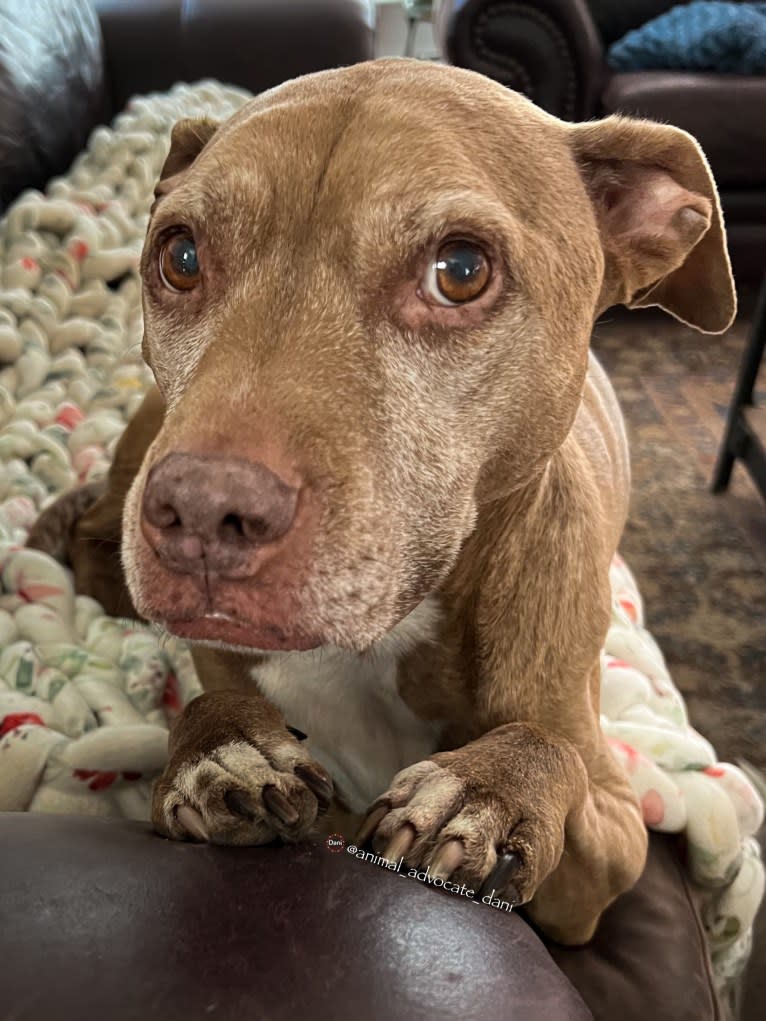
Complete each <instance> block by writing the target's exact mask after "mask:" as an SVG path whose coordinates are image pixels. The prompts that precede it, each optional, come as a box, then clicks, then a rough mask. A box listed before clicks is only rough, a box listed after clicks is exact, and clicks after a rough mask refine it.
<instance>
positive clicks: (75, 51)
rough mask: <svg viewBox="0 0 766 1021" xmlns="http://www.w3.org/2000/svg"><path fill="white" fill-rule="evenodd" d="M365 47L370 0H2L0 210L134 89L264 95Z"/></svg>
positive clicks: (61, 164)
mask: <svg viewBox="0 0 766 1021" xmlns="http://www.w3.org/2000/svg"><path fill="white" fill-rule="evenodd" d="M372 47H373V11H372V5H371V3H370V2H368V0H289V2H285V0H2V3H0V210H2V209H3V208H4V207H5V206H7V205H8V203H9V202H10V201H11V200H12V199H13V198H14V197H15V196H16V195H17V194H18V193H19V192H20V191H21V190H22V189H24V188H42V187H43V186H44V185H45V183H46V181H47V180H48V179H49V178H50V177H52V176H54V175H56V174H61V173H64V172H65V171H66V170H67V169H68V167H69V165H70V164H71V162H72V160H73V159H74V157H75V156H76V155H77V153H78V152H79V151H80V149H82V147H83V146H84V144H85V141H86V139H87V137H88V135H89V134H90V132H91V131H92V129H93V128H94V127H95V126H96V125H97V124H100V123H103V122H107V121H109V120H111V119H112V117H113V116H114V115H115V114H116V113H118V112H119V111H120V110H121V109H122V107H123V106H124V105H125V103H126V102H127V100H128V99H129V98H130V96H132V95H133V94H134V93H139V92H142V93H145V92H154V91H160V90H164V89H168V88H170V86H171V85H173V84H174V83H175V82H177V81H198V80H199V79H201V78H216V79H218V80H219V81H222V82H225V83H226V84H230V85H238V86H240V87H242V88H246V89H249V90H250V91H252V92H263V91H264V90H265V89H268V88H271V87H272V86H274V85H279V84H280V83H281V82H283V81H286V80H287V79H288V78H294V77H296V76H297V75H300V74H307V73H309V72H311V71H319V70H322V69H324V68H328V67H338V66H341V65H343V64H351V63H355V62H357V61H359V60H367V59H368V58H370V57H372V55H373V50H372Z"/></svg>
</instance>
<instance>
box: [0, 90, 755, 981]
mask: <svg viewBox="0 0 766 1021" xmlns="http://www.w3.org/2000/svg"><path fill="white" fill-rule="evenodd" d="M245 98H246V97H245V95H244V94H243V93H241V92H238V91H235V90H231V89H225V88H223V87H221V86H219V85H216V84H214V83H203V84H201V85H197V86H194V87H187V86H182V87H178V88H176V89H174V90H173V92H171V93H170V94H169V95H164V96H152V97H148V98H142V99H136V100H134V101H133V102H132V103H131V104H130V106H129V108H128V109H127V111H126V112H125V113H124V114H122V115H121V116H119V117H118V118H117V120H116V121H115V123H114V125H113V127H112V128H100V129H98V130H97V131H96V132H95V133H94V134H93V136H92V137H91V140H90V142H89V145H88V148H87V150H86V151H85V152H84V153H83V154H82V156H81V157H80V158H79V159H78V160H77V162H76V163H75V165H74V167H73V168H72V170H71V172H70V173H69V174H68V175H67V176H66V177H64V178H60V179H58V180H56V181H54V182H52V184H51V185H50V187H49V188H48V191H47V193H46V194H45V195H41V194H39V193H34V192H29V193H26V194H24V195H22V196H21V198H20V199H19V200H18V201H17V202H16V203H15V204H14V205H13V206H12V207H11V209H10V210H9V212H8V214H7V215H6V217H5V218H4V219H3V220H2V222H0V810H10V811H41V812H81V813H88V814H100V815H117V816H124V817H128V818H135V819H145V818H147V816H148V808H149V793H150V787H151V783H152V781H153V779H154V778H155V777H156V776H157V774H158V773H159V771H160V770H161V769H162V766H163V763H164V761H165V757H166V754H167V726H168V722H169V721H170V720H171V719H172V717H173V716H174V715H176V714H177V713H179V712H180V711H181V709H182V707H183V705H184V704H185V703H186V702H187V701H188V700H189V699H190V698H192V697H194V695H195V694H197V693H198V692H199V686H198V683H197V680H196V678H195V675H194V670H193V667H192V664H191V658H190V656H189V654H188V651H187V650H186V649H184V648H183V646H182V645H181V644H179V643H177V642H174V641H163V640H161V639H160V637H159V636H157V635H156V634H155V633H154V632H152V631H151V630H149V629H146V628H142V627H139V626H137V625H133V624H131V625H126V624H125V622H124V621H123V622H121V621H118V620H114V619H110V618H108V617H106V616H105V615H104V613H103V610H102V609H101V607H100V606H99V605H98V603H96V602H94V601H93V600H92V599H89V598H86V597H82V596H76V595H75V593H74V591H73V588H72V581H71V578H70V575H69V573H68V572H67V571H66V570H65V569H64V568H63V567H62V566H61V565H60V564H58V563H56V562H55V561H53V560H52V559H50V558H49V557H46V556H45V555H43V554H41V553H38V552H34V551H31V550H26V549H23V544H24V540H25V538H26V534H27V531H28V529H29V527H30V525H31V523H32V522H33V521H34V519H35V517H36V515H37V513H38V512H39V510H40V508H41V507H42V506H44V505H45V504H46V503H47V502H48V501H50V500H51V499H53V498H54V496H55V495H56V494H58V493H60V492H63V491H64V490H66V489H68V488H70V487H71V486H73V485H75V484H77V483H78V482H85V481H90V480H94V479H96V478H99V477H101V476H102V475H103V474H104V473H105V471H106V470H107V467H108V464H109V459H110V454H111V451H112V449H113V447H114V444H115V442H116V440H117V438H118V437H119V435H120V433H121V431H122V429H123V428H124V426H125V423H126V421H127V420H128V419H129V417H130V415H131V414H132V412H133V411H134V410H135V408H136V406H137V404H138V403H139V402H140V400H141V396H142V394H143V392H144V390H145V388H146V386H147V384H148V382H149V378H150V377H149V373H148V370H147V369H146V367H145V366H144V365H143V364H142V362H141V358H140V336H141V321H140V302H139V286H138V277H137V261H138V254H139V251H140V247H141V241H142V237H143V233H144V230H145V226H146V220H147V215H148V209H149V206H150V203H151V200H152V190H153V185H154V182H155V180H156V178H157V177H158V175H159V170H160V167H161V165H162V162H163V159H164V156H165V153H166V151H167V144H168V135H169V131H170V127H171V125H172V124H173V122H174V121H175V120H176V119H178V118H179V117H183V116H189V115H192V114H194V115H200V114H203V113H206V114H208V115H210V116H213V117H218V118H223V117H226V116H228V115H229V114H230V113H232V112H233V111H234V110H235V109H236V108H237V107H238V106H240V105H241V103H242V102H243V101H244V99H245ZM611 581H612V589H613V595H614V611H613V618H612V626H611V628H610V631H609V635H608V638H607V642H606V647H605V649H604V653H603V657H602V694H601V711H602V725H603V729H604V732H605V733H606V735H607V737H608V738H609V741H610V743H611V746H612V748H613V750H614V753H615V755H617V756H618V757H619V758H620V760H621V761H622V762H623V763H624V764H625V767H626V769H627V771H628V774H629V775H630V778H631V781H632V783H633V786H634V789H635V791H636V793H637V795H638V797H639V798H640V800H641V805H642V807H643V811H644V818H645V820H646V824H647V826H649V827H651V828H654V829H658V830H664V831H667V832H681V831H683V832H685V834H686V836H687V839H688V848H689V855H688V860H689V868H690V871H691V876H692V878H693V880H694V881H695V882H696V883H698V884H699V885H700V886H701V887H702V888H704V890H705V891H706V894H707V895H706V901H705V923H706V927H707V932H708V935H709V938H710V946H711V951H712V955H713V961H714V965H715V969H716V974H717V976H718V979H719V981H720V982H721V983H722V984H723V983H724V982H726V981H727V979H730V978H732V977H733V976H735V975H736V974H737V972H738V971H739V970H740V969H741V966H742V962H743V961H744V960H745V959H746V957H747V953H748V951H749V945H750V932H751V927H752V922H753V917H754V915H755V912H756V910H757V908H758V905H759V903H760V901H761V897H762V893H763V886H764V871H763V866H762V864H761V860H760V856H759V851H758V845H757V844H756V842H755V840H754V839H753V837H754V834H755V832H756V830H757V829H758V828H759V826H760V825H761V822H762V819H763V806H762V803H761V800H760V798H759V797H758V795H757V793H756V791H755V789H754V788H753V786H752V784H751V783H750V781H749V780H748V779H747V777H746V776H745V775H744V773H743V772H742V771H741V770H739V769H737V768H736V767H735V766H731V765H728V764H726V763H719V762H717V761H716V755H715V752H714V750H713V748H712V747H711V745H710V744H709V743H708V742H707V741H706V740H705V739H704V738H703V737H701V736H700V735H699V734H698V733H696V731H695V730H693V729H692V728H691V727H690V726H689V723H688V720H687V715H686V709H685V706H684V703H683V700H682V698H681V696H680V694H679V692H678V690H677V689H676V688H675V687H674V685H673V683H672V681H671V679H670V676H669V674H668V671H667V669H666V667H665V663H664V661H663V658H662V655H661V654H660V652H659V650H658V648H657V646H656V644H655V643H654V641H653V639H652V637H651V636H650V635H649V634H648V632H647V631H646V630H645V629H644V627H643V609H642V606H641V600H640V597H639V594H638V590H637V588H636V585H635V582H634V580H633V578H632V576H631V574H630V572H629V571H628V569H627V567H626V566H625V564H624V563H623V562H622V561H621V560H619V558H618V559H616V560H615V562H614V564H613V567H612V572H611Z"/></svg>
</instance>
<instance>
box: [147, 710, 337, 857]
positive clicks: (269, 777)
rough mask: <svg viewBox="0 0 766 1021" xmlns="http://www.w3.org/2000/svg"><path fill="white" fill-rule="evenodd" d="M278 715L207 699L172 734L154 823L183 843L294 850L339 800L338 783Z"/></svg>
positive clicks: (157, 786) (159, 783)
mask: <svg viewBox="0 0 766 1021" xmlns="http://www.w3.org/2000/svg"><path fill="white" fill-rule="evenodd" d="M300 737H302V735H300V734H299V733H298V732H297V731H294V730H292V729H290V728H288V727H286V726H285V724H284V721H283V720H282V719H281V717H280V716H279V714H278V713H277V712H276V710H273V709H272V707H270V706H264V705H263V704H262V703H258V702H254V701H253V699H252V698H248V697H247V696H242V695H239V694H237V693H235V692H215V693H211V694H208V695H201V696H200V697H199V698H198V699H195V700H194V701H193V702H191V703H190V704H189V705H188V706H187V708H186V710H185V711H184V713H183V715H182V716H181V717H180V719H179V720H178V721H177V722H176V724H175V727H174V729H173V732H172V734H171V746H170V751H171V755H170V760H169V762H168V765H167V767H166V769H165V772H164V773H163V774H162V776H161V777H160V778H159V780H158V781H157V783H156V784H155V787H154V794H153V799H152V822H153V823H154V827H155V829H156V830H158V832H160V833H162V834H163V835H164V836H167V837H172V838H174V839H177V840H189V839H195V840H206V841H210V843H214V844H267V843H269V842H270V841H272V840H274V839H275V838H280V839H282V840H284V841H286V842H289V843H292V842H295V841H298V840H302V839H303V838H304V837H306V836H307V835H308V834H309V832H310V831H311V829H312V827H313V826H314V823H315V822H316V819H317V816H318V815H320V814H321V813H322V812H324V811H326V809H327V808H328V807H329V805H330V802H331V800H332V793H333V787H332V781H331V780H330V778H329V776H328V775H327V773H326V772H325V771H324V769H323V768H322V767H321V766H320V765H319V764H318V763H316V762H315V761H314V760H313V759H312V758H311V757H310V756H309V755H308V753H307V752H306V751H305V750H304V748H303V746H302V745H301V743H300V740H299V738H300Z"/></svg>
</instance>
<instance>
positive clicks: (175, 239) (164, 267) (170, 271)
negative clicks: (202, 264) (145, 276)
mask: <svg viewBox="0 0 766 1021" xmlns="http://www.w3.org/2000/svg"><path fill="white" fill-rule="evenodd" d="M201 275H202V274H201V273H200V268H199V261H198V260H197V246H196V245H195V244H194V238H193V237H192V236H191V234H188V233H186V232H184V233H179V234H174V235H173V236H172V237H170V238H168V240H167V241H166V242H165V243H164V244H163V246H162V248H161V249H160V278H161V280H162V282H163V284H164V285H165V287H167V288H168V290H170V291H190V290H192V288H193V287H196V286H197V284H198V283H199V281H200V277H201Z"/></svg>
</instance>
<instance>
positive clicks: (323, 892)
mask: <svg viewBox="0 0 766 1021" xmlns="http://www.w3.org/2000/svg"><path fill="white" fill-rule="evenodd" d="M371 35H372V33H371V22H370V10H369V7H368V5H367V3H366V2H364V0H96V2H95V6H91V5H90V4H89V3H88V2H87V0H31V2H30V0H3V2H2V4H0V198H1V200H2V202H3V203H5V204H7V203H8V202H10V201H11V200H12V199H13V197H14V196H15V195H16V194H18V192H19V191H20V190H22V189H24V188H27V187H38V188H40V187H44V185H45V183H46V181H47V180H48V179H49V178H50V177H51V176H52V175H55V174H58V173H62V172H65V171H66V169H67V168H68V166H69V164H70V163H71V161H72V159H73V158H74V157H75V156H76V154H77V153H78V151H79V150H80V149H81V148H82V146H83V145H84V144H85V141H86V139H87V136H88V134H89V132H90V131H91V129H92V128H93V127H94V126H95V125H97V124H99V123H102V122H104V121H106V120H108V119H109V118H111V117H112V116H113V115H114V114H115V113H116V112H117V111H119V109H120V108H121V107H122V106H123V105H124V103H125V101H126V100H127V98H128V97H129V96H130V95H131V94H132V93H133V92H145V91H150V90H156V89H164V88H167V87H169V86H171V85H172V84H173V83H174V82H175V81H176V80H178V79H192V80H193V79H198V78H202V77H217V78H219V79H222V80H224V81H226V82H229V83H233V84H236V85H240V86H244V87H246V88H249V89H251V90H253V91H258V90H262V89H265V88H268V87H270V86H272V85H276V84H278V82H280V81H281V80H282V79H283V78H285V77H288V76H291V75H296V74H299V73H301V72H308V71H314V70H317V69H319V68H321V67H329V66H335V65H338V64H345V63H351V62H353V61H357V60H361V59H365V58H367V57H369V56H371V50H372V37H371ZM0 877H2V884H1V885H2V889H1V891H0V974H1V975H2V1003H3V1008H2V1010H1V1011H0V1014H2V1016H3V1017H9V1018H10V1017H13V1018H15V1019H16V1021H67V1019H69V1018H75V1017H76V1018H78V1019H79V1021H104V1019H106V1018H108V1019H110V1021H127V1019H132V1018H141V1019H142V1021H154V1019H157V1021H194V1019H197V1018H208V1017H211V1018H214V1019H218V1021H230V1019H231V1021H233V1019H239V1018H242V1017H252V1018H259V1019H263V1021H282V1019H285V1021H287V1019H290V1021H292V1019H294V1018H298V1017H302V1016H305V1015H310V1016H311V1017H312V1019H313V1021H325V1019H327V1021H329V1019H330V1018H333V1019H340V1021H343V1019H346V1018H351V1017H359V1016H363V1017H365V1018H366V1019H367V1021H377V1019H383V1018H385V1019H386V1021H396V1019H398V1018H402V1019H406V1021H415V1019H417V1018H422V1019H424V1021H430V1019H431V1018H434V1017H439V1018H440V1019H442V1021H449V1019H453V1018H454V1019H458V1018H459V1019H461V1021H464V1019H477V1021H588V1019H594V1021H614V1018H616V1017H620V1019H621V1021H638V1019H641V1021H643V1019H644V1018H645V1017H647V1016H648V1017H651V1018H652V1019H653V1021H718V1019H719V1018H720V1016H721V1015H720V1014H719V1012H718V1006H717V1005H716V1001H715V997H714V994H713V992H712V988H711V982H710V971H709V967H710V965H709V959H708V956H707V951H706V948H705V944H704V940H703V938H702V936H701V923H700V917H699V911H698V908H697V904H696V901H695V897H694V892H693V891H692V890H691V888H690V886H689V884H688V882H687V880H686V878H685V875H684V873H683V871H682V869H681V866H680V858H679V855H678V852H677V847H676V842H675V841H673V840H671V839H670V838H667V837H662V836H659V835H654V836H653V837H652V849H651V856H650V863H649V866H648V868H647V870H646V872H645V874H644V876H643V878H642V879H641V881H640V883H639V884H638V886H637V887H636V888H635V889H634V890H633V891H631V892H630V893H629V894H627V895H626V896H624V897H622V898H620V899H619V901H617V902H616V903H615V904H614V905H613V906H612V907H611V908H610V909H609V911H608V913H607V915H606V916H605V918H604V920H603V923H602V925H601V927H600V929H599V932H598V934H597V937H596V939H595V940H594V941H593V943H592V944H591V945H590V946H589V947H586V948H582V949H575V950H567V949H563V948H560V947H555V946H548V947H546V946H545V945H544V942H543V941H542V940H541V939H540V938H539V937H538V935H536V934H535V932H534V931H533V929H532V928H531V926H530V925H528V924H527V923H526V922H525V921H524V920H523V916H522V914H519V913H514V914H512V915H510V916H509V915H507V914H506V913H504V912H501V911H499V910H494V909H492V908H491V907H488V906H481V905H475V904H472V903H468V902H467V901H461V900H460V899H459V898H456V897H450V896H449V895H447V894H443V893H439V892H438V891H434V890H432V889H427V888H426V887H425V885H423V884H420V883H417V882H415V881H409V882H407V883H405V882H402V879H401V878H397V877H393V876H390V875H388V874H386V873H384V872H383V870H381V869H380V868H378V867H376V866H375V865H373V864H370V863H363V862H358V861H356V860H355V859H353V858H349V857H348V856H346V855H341V856H334V855H332V854H329V853H328V852H327V851H326V850H325V849H324V848H322V847H321V846H319V847H317V846H304V847H298V848H289V847H288V848H275V847H269V848H249V849H234V848H216V847H199V846H193V845H189V844H174V843H169V842H167V841H164V840H161V839H160V838H159V837H156V836H155V835H153V834H152V833H151V832H150V830H149V828H148V827H147V826H140V825H136V824H133V823H128V822H120V821H116V820H113V821H104V820H95V819H89V818H66V817H60V816H52V815H49V816H33V815H25V814H5V815H0ZM577 990H579V992H578V991H577ZM586 1002H587V1004H588V1006H587V1007H586V1005H585V1004H586Z"/></svg>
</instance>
